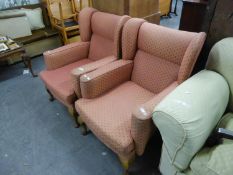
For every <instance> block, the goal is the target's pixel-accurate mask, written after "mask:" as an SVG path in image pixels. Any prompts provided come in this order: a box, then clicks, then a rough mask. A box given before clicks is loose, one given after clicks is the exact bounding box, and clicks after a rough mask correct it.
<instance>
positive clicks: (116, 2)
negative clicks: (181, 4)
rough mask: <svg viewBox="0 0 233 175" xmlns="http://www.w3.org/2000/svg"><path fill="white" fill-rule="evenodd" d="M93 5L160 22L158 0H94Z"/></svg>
mask: <svg viewBox="0 0 233 175" xmlns="http://www.w3.org/2000/svg"><path fill="white" fill-rule="evenodd" d="M92 2H93V7H94V8H96V9H98V10H100V11H103V12H108V13H113V14H117V15H129V16H131V17H138V18H144V19H146V20H148V21H150V22H152V23H157V24H158V23H159V21H160V14H159V1H158V0H93V1H92Z"/></svg>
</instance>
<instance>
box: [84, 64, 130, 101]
mask: <svg viewBox="0 0 233 175" xmlns="http://www.w3.org/2000/svg"><path fill="white" fill-rule="evenodd" d="M132 69H133V62H132V61H131V60H119V61H115V62H113V63H110V64H108V65H105V66H103V67H101V68H99V69H97V70H95V71H92V72H90V73H88V74H84V75H82V76H81V78H80V87H81V93H82V97H83V98H89V99H91V98H95V97H97V96H99V95H101V94H103V93H105V92H107V91H109V90H110V89H112V88H114V87H116V86H117V85H119V84H121V83H123V82H125V81H128V80H130V77H131V73H132Z"/></svg>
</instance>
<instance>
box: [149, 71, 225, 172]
mask: <svg viewBox="0 0 233 175" xmlns="http://www.w3.org/2000/svg"><path fill="white" fill-rule="evenodd" d="M228 100H229V87H228V84H227V82H226V80H225V79H224V78H223V77H222V76H221V75H219V74H218V73H215V72H212V71H207V70H204V71H202V72H200V73H198V74H196V75H194V76H193V77H191V78H190V79H188V80H187V81H185V82H184V83H182V84H181V85H179V86H178V87H177V88H176V89H175V90H174V91H173V92H172V93H170V94H169V95H168V96H167V97H166V98H165V99H164V100H162V102H161V103H160V104H159V105H158V106H157V107H155V109H154V113H153V121H154V123H155V125H156V126H157V128H158V129H159V131H160V134H161V136H162V139H163V143H164V149H163V151H165V152H166V154H167V155H168V158H169V159H170V160H169V161H170V162H171V164H172V165H173V166H175V167H176V168H178V169H179V170H181V171H182V170H185V169H186V168H187V167H188V166H189V163H190V161H191V160H192V158H193V157H194V155H195V154H196V153H197V152H198V151H199V150H200V149H201V147H202V146H203V145H204V144H205V142H206V140H207V139H208V137H209V135H210V134H211V132H212V131H213V129H214V127H215V126H216V125H217V123H218V122H219V120H220V118H221V117H222V115H223V113H224V112H225V110H226V107H227V104H228ZM161 166H162V165H161Z"/></svg>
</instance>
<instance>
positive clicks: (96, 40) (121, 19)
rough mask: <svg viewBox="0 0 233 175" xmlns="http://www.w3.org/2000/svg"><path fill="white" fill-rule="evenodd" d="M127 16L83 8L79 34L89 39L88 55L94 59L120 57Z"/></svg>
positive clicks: (82, 38) (84, 38)
mask: <svg viewBox="0 0 233 175" xmlns="http://www.w3.org/2000/svg"><path fill="white" fill-rule="evenodd" d="M129 19H130V17H129V16H117V15H113V14H109V13H103V12H99V11H97V10H96V9H93V8H84V9H83V10H81V12H80V15H79V23H80V35H81V40H82V41H84V42H87V41H90V49H89V55H88V57H89V58H90V59H92V60H94V61H96V60H99V59H101V58H104V57H107V56H112V55H113V56H116V57H117V58H119V57H120V55H119V54H120V48H121V35H122V29H123V26H124V24H125V23H126V22H127V21H128V20H129Z"/></svg>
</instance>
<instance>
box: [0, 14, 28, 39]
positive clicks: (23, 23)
mask: <svg viewBox="0 0 233 175" xmlns="http://www.w3.org/2000/svg"><path fill="white" fill-rule="evenodd" d="M0 24H1V25H0V34H1V35H5V36H8V37H10V38H12V39H15V38H20V37H25V36H30V35H32V32H31V28H30V24H29V21H28V19H27V17H26V16H22V17H15V18H7V19H0Z"/></svg>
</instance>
